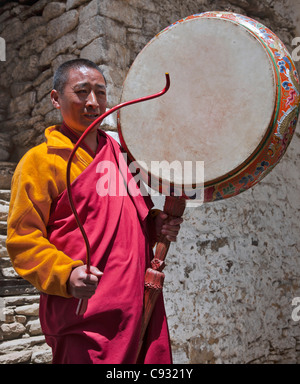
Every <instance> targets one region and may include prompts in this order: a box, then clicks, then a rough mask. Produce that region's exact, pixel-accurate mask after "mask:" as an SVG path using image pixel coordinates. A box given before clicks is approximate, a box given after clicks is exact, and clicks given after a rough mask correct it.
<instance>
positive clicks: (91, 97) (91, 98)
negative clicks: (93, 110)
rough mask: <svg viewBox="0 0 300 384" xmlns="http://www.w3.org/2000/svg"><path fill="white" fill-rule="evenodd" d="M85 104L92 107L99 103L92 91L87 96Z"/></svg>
mask: <svg viewBox="0 0 300 384" xmlns="http://www.w3.org/2000/svg"><path fill="white" fill-rule="evenodd" d="M86 105H88V106H92V107H98V106H99V103H98V100H97V97H96V94H95V92H94V91H91V92H90V93H89V95H88V97H87V100H86Z"/></svg>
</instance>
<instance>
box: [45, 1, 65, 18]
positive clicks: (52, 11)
mask: <svg viewBox="0 0 300 384" xmlns="http://www.w3.org/2000/svg"><path fill="white" fill-rule="evenodd" d="M65 10H66V4H64V3H59V2H58V1H53V2H51V3H49V4H47V5H46V6H45V8H44V10H43V18H44V19H45V20H46V21H49V20H51V19H54V18H56V17H59V16H60V15H61V14H63V13H64V12H65Z"/></svg>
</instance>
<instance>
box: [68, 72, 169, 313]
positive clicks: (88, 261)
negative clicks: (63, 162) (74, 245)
mask: <svg viewBox="0 0 300 384" xmlns="http://www.w3.org/2000/svg"><path fill="white" fill-rule="evenodd" d="M165 76H166V86H165V88H164V89H163V90H162V91H160V92H158V93H155V94H153V95H150V96H145V97H141V98H138V99H135V100H131V101H126V102H124V103H121V104H119V105H116V106H115V107H113V108H111V109H110V110H109V111H107V112H105V113H104V114H102V115H101V116H99V117H98V118H97V119H96V120H95V121H94V122H93V123H92V124H91V125H90V126H89V127H88V128H87V129H86V130H85V131H84V133H83V134H82V135H81V136H80V138H79V139H78V141H77V143H76V144H75V146H74V148H73V150H72V152H71V154H70V157H69V159H68V163H67V193H68V199H69V203H70V207H71V210H72V212H73V214H74V216H75V220H76V223H77V225H78V227H79V229H80V232H81V234H82V236H83V239H84V242H85V246H86V266H87V268H86V273H87V274H90V273H91V272H90V266H91V247H90V243H89V240H88V237H87V234H86V232H85V229H84V227H83V225H82V223H81V221H80V219H79V216H78V213H77V210H76V207H75V204H74V200H73V196H72V190H71V181H70V172H71V164H72V160H73V158H74V155H75V153H76V151H77V149H78V148H79V146H80V144H81V143H82V141H83V140H84V139H85V137H86V136H87V135H88V134H89V132H91V130H92V129H93V128H94V127H95V126H96V125H97V124H99V123H101V122H102V120H104V119H105V118H106V117H107V116H108V115H110V114H111V113H113V112H115V111H117V110H119V109H121V108H123V107H126V106H128V105H131V104H136V103H140V102H142V101H148V100H152V99H155V98H157V97H160V96H162V95H164V94H165V93H166V92H167V91H168V90H169V88H170V75H169V74H168V73H166V74H165ZM87 302H88V300H87V299H80V300H79V303H78V306H77V310H76V314H77V315H83V314H84V312H85V311H86V308H87Z"/></svg>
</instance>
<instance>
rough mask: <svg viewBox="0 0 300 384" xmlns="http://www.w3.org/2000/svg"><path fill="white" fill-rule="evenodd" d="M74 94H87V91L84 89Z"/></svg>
mask: <svg viewBox="0 0 300 384" xmlns="http://www.w3.org/2000/svg"><path fill="white" fill-rule="evenodd" d="M76 93H78V94H87V91H86V90H85V89H79V90H78V91H76Z"/></svg>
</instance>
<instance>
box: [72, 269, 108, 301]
mask: <svg viewBox="0 0 300 384" xmlns="http://www.w3.org/2000/svg"><path fill="white" fill-rule="evenodd" d="M86 269H87V267H86V265H81V266H80V267H77V268H74V269H73V270H72V272H71V274H70V277H69V279H68V281H67V290H68V293H69V294H70V295H72V296H73V297H76V298H77V299H89V298H90V297H92V296H93V294H94V293H95V291H96V288H97V286H98V283H99V279H100V278H101V276H102V275H103V272H101V271H100V270H99V269H98V268H96V267H93V266H91V267H90V273H89V274H87V273H86Z"/></svg>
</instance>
